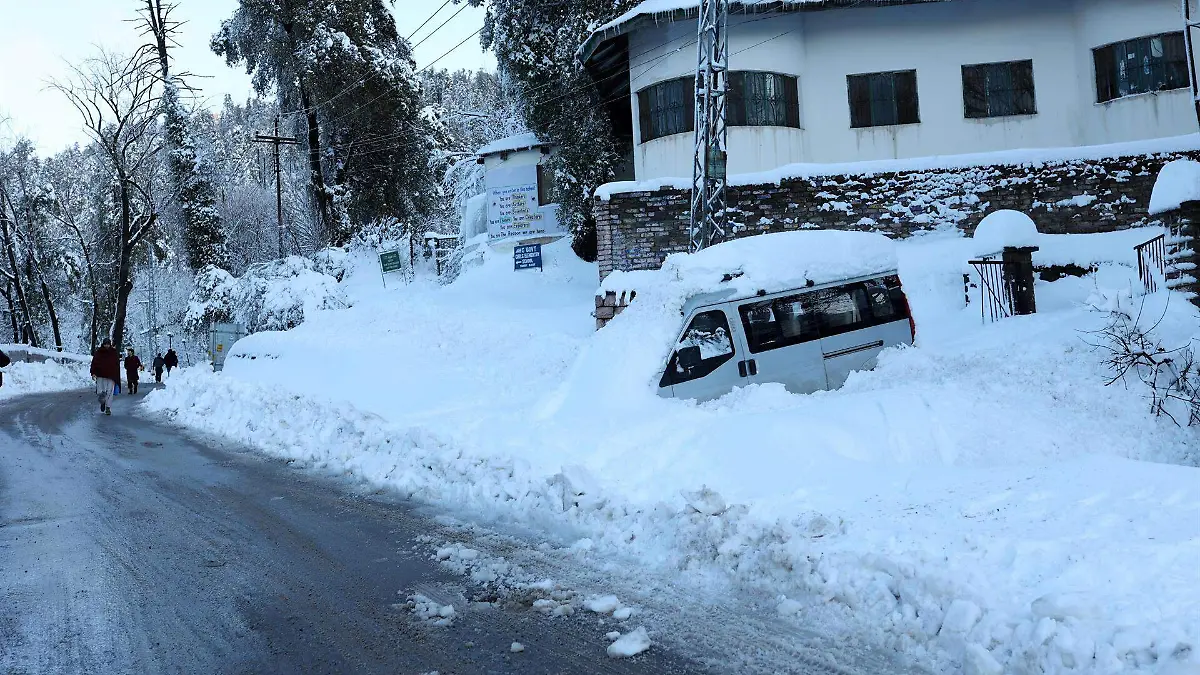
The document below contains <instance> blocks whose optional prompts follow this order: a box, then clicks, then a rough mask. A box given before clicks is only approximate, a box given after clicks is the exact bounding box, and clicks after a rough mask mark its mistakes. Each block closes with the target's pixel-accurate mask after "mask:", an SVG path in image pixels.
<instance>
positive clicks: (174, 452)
mask: <svg viewBox="0 0 1200 675" xmlns="http://www.w3.org/2000/svg"><path fill="white" fill-rule="evenodd" d="M147 388H148V387H147ZM92 400H93V397H92V396H90V395H87V394H81V393H67V394H52V395H35V396H26V397H22V398H18V399H14V400H11V401H7V402H4V403H2V404H0V672H3V673H167V672H185V673H295V672H307V673H329V672H343V673H351V672H353V673H399V674H412V675H416V674H417V673H428V672H431V671H434V670H436V671H439V672H441V673H559V672H571V673H583V672H598V673H688V672H703V669H702V668H700V667H698V666H695V665H692V663H691V662H690V661H688V660H686V659H683V658H681V657H678V656H676V655H674V654H672V653H671V651H670V650H669V649H662V648H656V649H653V650H651V651H649V652H647V653H645V654H643V655H641V656H639V657H637V658H635V659H630V660H614V659H609V658H608V657H606V656H605V649H606V648H607V646H608V640H606V639H605V637H604V635H603V633H602V632H601V631H598V630H595V629H594V628H592V627H591V626H590V625H589V626H587V627H586V628H585V627H584V626H583V625H582V624H583V618H582V616H581V617H578V618H576V619H570V618H567V619H563V618H550V617H546V616H543V615H541V614H537V613H535V612H530V611H513V610H504V609H495V610H494V611H491V612H487V611H473V612H465V613H462V614H460V615H459V616H458V617H457V618H456V621H455V622H454V625H453V626H452V627H449V628H433V627H429V626H427V625H424V624H422V623H420V622H419V621H418V620H416V619H415V618H414V613H413V612H412V611H411V610H410V609H409V608H407V607H405V606H404V604H403V603H405V602H406V598H407V596H408V595H409V594H416V593H422V594H425V595H430V594H433V595H437V594H438V593H443V594H444V595H446V596H447V597H450V594H449V593H448V592H445V591H443V590H442V589H444V588H445V582H446V581H447V580H448V578H452V577H453V575H452V574H450V573H449V572H446V571H444V570H443V569H442V568H440V567H439V566H438V564H437V562H436V561H434V560H431V559H430V556H429V554H428V552H427V551H426V550H425V549H424V548H423V547H421V546H417V545H415V543H414V542H415V538H416V537H417V536H419V535H421V534H423V533H426V532H429V531H431V530H433V529H435V528H436V525H433V524H432V523H431V522H430V521H429V520H428V519H427V517H426V516H421V515H418V514H416V513H414V512H413V511H412V509H411V508H410V507H406V506H404V505H395V504H388V503H381V502H380V501H379V500H368V499H364V498H363V497H362V496H359V495H356V494H354V492H353V490H351V489H348V488H346V487H345V486H342V485H340V484H339V483H337V482H335V481H329V480H322V479H320V478H313V477H310V476H304V475H301V474H300V473H299V472H296V471H293V470H291V469H289V468H287V467H286V466H285V465H283V464H282V463H278V462H268V461H264V460H261V459H259V458H257V457H256V456H254V455H250V454H244V453H241V452H239V451H237V450H228V449H217V448H213V447H205V446H204V445H202V444H199V443H197V442H195V441H193V440H188V439H185V438H183V437H182V436H180V435H179V434H178V432H176V431H175V430H173V429H170V428H167V427H164V426H159V425H157V424H154V423H152V422H148V421H146V420H145V419H140V418H138V417H136V416H134V415H132V414H131V413H132V408H133V405H134V399H133V398H132V397H127V396H119V397H117V399H116V402H115V406H114V407H115V414H114V415H113V416H112V417H103V416H100V415H98V414H96V413H98V411H95V412H93V410H92V403H91V402H92ZM450 599H451V600H454V598H453V597H450ZM514 641H519V642H520V643H521V644H522V645H523V646H524V651H523V652H521V653H513V652H512V651H511V645H512V643H513V642H514Z"/></svg>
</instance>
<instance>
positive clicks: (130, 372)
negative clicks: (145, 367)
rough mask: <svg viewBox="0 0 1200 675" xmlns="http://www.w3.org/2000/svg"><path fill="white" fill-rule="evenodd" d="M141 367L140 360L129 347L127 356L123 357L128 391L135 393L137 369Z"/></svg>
mask: <svg viewBox="0 0 1200 675" xmlns="http://www.w3.org/2000/svg"><path fill="white" fill-rule="evenodd" d="M141 369H142V360H141V359H139V358H138V357H137V355H136V354H134V353H133V347H130V348H129V356H126V357H125V379H126V380H128V381H129V393H130V394H136V393H137V387H138V371H139V370H141Z"/></svg>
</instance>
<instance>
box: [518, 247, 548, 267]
mask: <svg viewBox="0 0 1200 675" xmlns="http://www.w3.org/2000/svg"><path fill="white" fill-rule="evenodd" d="M513 269H514V270H540V269H542V245H541V244H529V245H528V246H518V247H516V248H514V249H513Z"/></svg>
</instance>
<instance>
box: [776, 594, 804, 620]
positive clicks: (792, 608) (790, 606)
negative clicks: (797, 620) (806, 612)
mask: <svg viewBox="0 0 1200 675" xmlns="http://www.w3.org/2000/svg"><path fill="white" fill-rule="evenodd" d="M802 609H804V603H802V602H799V601H797V600H789V599H787V598H784V599H783V600H782V601H780V603H779V604H778V605H775V611H776V612H778V613H779V614H781V615H782V616H791V615H793V614H796V613H797V612H799V611H800V610H802Z"/></svg>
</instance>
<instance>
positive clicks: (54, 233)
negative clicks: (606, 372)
mask: <svg viewBox="0 0 1200 675" xmlns="http://www.w3.org/2000/svg"><path fill="white" fill-rule="evenodd" d="M126 1H127V2H128V7H129V19H130V22H131V24H132V25H133V26H134V29H136V30H137V31H138V33H139V35H140V36H141V40H140V41H141V45H140V47H138V48H137V49H135V50H133V52H132V53H118V52H114V51H110V50H106V49H104V48H100V47H97V48H96V49H95V52H94V54H93V55H92V56H91V57H90V58H87V59H84V60H82V61H80V62H76V63H72V64H71V65H70V70H69V74H68V75H67V76H65V77H63V78H61V79H59V80H55V81H53V82H50V83H48V86H49V87H51V88H52V89H53V90H54V91H55V92H57V94H58V95H61V96H62V97H63V98H64V99H65V100H66V101H68V102H69V103H70V104H71V105H72V106H73V107H74V109H75V111H77V113H78V116H77V119H78V124H79V127H80V128H81V129H82V130H83V131H85V132H86V138H87V141H86V142H82V143H77V144H75V145H72V146H71V147H68V148H66V149H63V150H61V151H60V152H57V153H55V154H50V155H42V154H40V153H39V149H38V148H37V147H36V145H35V144H34V143H32V142H31V141H30V140H29V139H27V138H23V137H20V136H18V135H15V134H13V133H11V132H9V131H8V129H9V128H11V127H12V126H13V125H6V124H3V123H2V122H3V121H4V120H0V248H2V250H0V320H2V321H3V323H4V325H2V326H0V330H3V331H4V332H5V333H11V341H12V342H14V343H24V344H28V345H31V346H37V347H45V348H51V349H59V350H67V351H76V352H85V353H87V352H91V351H93V350H94V349H95V347H96V346H97V345H98V344H99V343H100V341H101V340H103V339H104V338H105V337H109V338H111V339H112V340H113V342H114V344H116V345H117V346H118V347H122V346H134V347H137V348H138V349H139V350H143V349H144V350H148V351H156V350H158V351H161V350H162V349H164V348H165V347H166V346H167V345H168V344H169V345H170V346H173V347H175V348H176V349H177V350H183V351H182V352H181V353H183V352H186V353H189V354H197V355H198V354H202V353H203V351H204V350H205V349H206V337H205V332H206V330H207V327H208V325H209V323H210V322H212V321H220V320H230V319H234V318H239V317H235V316H233V314H236V312H234V311H233V308H232V307H231V306H230V302H231V300H230V299H229V298H228V297H224V296H228V295H230V294H231V292H232V291H231V290H230V289H231V288H233V287H234V286H236V285H237V284H238V283H239V282H241V285H242V287H249V288H250V290H249V291H246V292H244V293H243V295H246V294H247V293H248V294H249V295H250V296H253V295H254V293H255V291H254V289H256V288H259V289H261V287H262V285H263V282H262V281H261V279H258V278H257V277H256V275H259V276H261V275H263V274H266V275H268V276H269V275H271V274H275V275H285V276H286V275H295V274H297V273H299V272H298V271H297V270H300V271H303V269H304V268H306V267H307V268H309V269H311V268H313V265H318V266H319V265H320V263H321V260H322V252H328V251H329V250H331V249H333V250H338V249H341V250H345V249H346V247H353V246H371V245H377V244H379V243H380V242H381V241H385V240H392V241H394V240H397V239H399V238H402V237H404V236H406V235H407V234H409V233H412V232H426V231H436V232H441V233H445V234H455V233H457V229H458V227H459V222H460V219H461V214H462V211H463V208H464V205H465V202H466V200H467V199H468V198H470V197H471V196H473V195H475V194H477V193H479V192H481V191H482V173H481V167H479V166H478V165H477V163H476V161H475V160H476V158H475V156H474V154H473V153H474V150H475V149H476V148H478V147H480V146H482V145H484V144H486V143H487V142H489V141H492V140H495V139H497V138H503V137H505V136H509V135H512V134H515V133H521V132H525V131H534V132H536V133H537V134H538V135H539V137H541V138H542V139H543V140H544V141H547V142H549V143H551V144H553V145H554V147H555V153H554V156H553V159H552V163H553V170H554V172H555V174H554V175H555V196H556V198H557V199H558V200H559V201H560V202H561V203H562V204H563V213H564V217H565V218H566V219H567V221H568V223H569V225H570V227H571V230H572V232H573V233H574V237H575V244H576V250H577V251H578V252H579V253H580V254H581V255H583V256H584V257H588V256H589V249H594V244H592V245H589V239H592V240H594V230H593V229H592V225H591V223H590V213H589V210H590V206H589V205H590V201H591V192H592V190H594V188H595V187H596V186H597V185H599V184H601V183H603V182H605V181H606V180H607V179H608V178H609V177H610V176H611V175H612V167H613V166H614V165H615V164H616V161H617V159H618V158H617V157H616V155H615V152H614V151H613V150H612V149H611V148H608V147H606V146H605V140H604V139H605V138H607V137H606V135H605V129H606V127H605V125H606V124H607V120H605V119H603V116H602V113H599V112H597V111H598V110H601V109H602V106H597V105H595V104H596V102H597V101H596V93H595V92H596V90H595V87H594V86H592V83H591V82H590V80H589V79H588V76H587V74H586V73H585V72H584V71H583V70H582V69H581V68H580V67H579V65H578V64H577V63H576V62H575V59H574V48H573V47H572V46H571V45H578V44H579V42H580V41H581V40H582V39H583V38H584V37H585V36H586V34H587V32H588V30H589V29H590V28H591V27H593V26H595V25H597V23H598V22H600V21H602V20H605V19H607V18H610V17H611V16H613V15H615V14H616V13H618V12H619V11H622V10H623V9H624V8H626V7H627V6H628V5H629V4H631V3H630V2H628V0H624V1H622V0H588V1H587V2H580V3H555V4H546V3H530V2H526V1H525V0H489V1H488V2H487V3H486V9H487V12H486V20H485V25H484V26H483V28H482V29H481V30H480V31H479V33H478V35H479V37H478V39H479V40H480V41H481V44H482V46H483V48H485V49H488V50H490V51H492V52H493V53H494V54H495V56H496V60H497V63H498V67H497V69H496V70H495V71H490V70H474V71H467V70H458V71H453V72H451V71H448V70H445V69H438V68H436V67H434V66H436V64H435V63H431V64H428V65H426V66H423V67H422V66H419V65H418V64H417V63H416V61H415V60H414V58H413V56H412V45H411V43H410V41H409V39H407V38H406V37H404V36H401V35H400V34H399V33H398V31H397V27H396V22H395V18H394V14H393V12H394V11H399V9H398V8H397V7H395V6H393V5H392V3H390V2H388V1H387V0H267V1H263V0H254V1H252V0H241V2H240V3H239V4H238V7H237V8H236V10H235V11H234V12H233V13H232V14H231V15H230V16H229V17H228V18H226V19H225V20H224V21H223V22H222V24H221V28H220V30H219V31H218V32H217V33H216V34H215V35H212V36H211V42H210V45H209V46H210V48H211V49H212V50H213V52H215V53H216V54H217V55H219V56H221V57H223V58H224V60H225V61H226V63H227V64H228V66H229V67H230V68H238V69H242V70H244V71H245V72H247V73H248V74H250V75H251V76H252V78H253V80H252V81H253V87H254V92H255V94H254V95H253V96H252V97H251V98H249V99H248V100H244V101H238V100H232V99H231V98H229V97H226V98H225V100H224V101H222V102H221V103H220V104H219V105H216V106H213V105H211V104H209V105H201V103H200V102H201V101H202V100H204V99H203V82H202V81H201V80H200V78H196V77H194V76H193V75H192V74H190V73H187V72H179V71H177V70H176V69H175V67H174V63H175V59H174V58H173V54H172V52H173V50H175V49H177V48H178V45H179V38H180V31H181V27H182V22H180V21H177V20H176V19H175V18H174V13H175V12H176V11H177V9H178V7H179V5H180V3H181V2H188V1H197V0H126ZM446 1H447V3H449V2H452V1H454V0H446ZM463 1H465V2H468V3H469V4H471V5H480V4H485V3H483V2H481V1H480V0H463ZM455 4H460V3H459V2H455ZM443 6H444V5H443ZM260 135H266V136H275V137H279V138H286V139H291V140H290V141H289V142H286V143H281V144H280V145H279V157H280V162H279V167H278V185H279V195H278V202H277V193H276V185H277V183H276V177H277V169H276V166H275V164H274V162H275V155H274V151H275V147H273V144H272V143H271V142H263V139H262V138H259V136H260ZM277 211H278V213H277ZM280 214H281V215H282V217H281V218H280V217H279V216H280ZM281 225H282V226H281ZM326 257H327V256H326ZM243 290H244V288H243ZM259 293H260V294H261V291H259ZM244 300H245V301H246V302H249V303H251V304H253V303H255V302H258V303H259V304H261V298H258V299H257V300H256V299H255V298H254V297H249V298H244ZM255 323H256V324H261V325H259V326H257V327H258V328H264V327H281V328H287V327H290V325H288V324H289V322H288V321H284V322H283V323H282V325H278V324H279V322H270V321H267V322H257V321H256V322H255ZM8 338H9V336H8V335H5V336H4V337H0V342H7V341H9V340H8Z"/></svg>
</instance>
